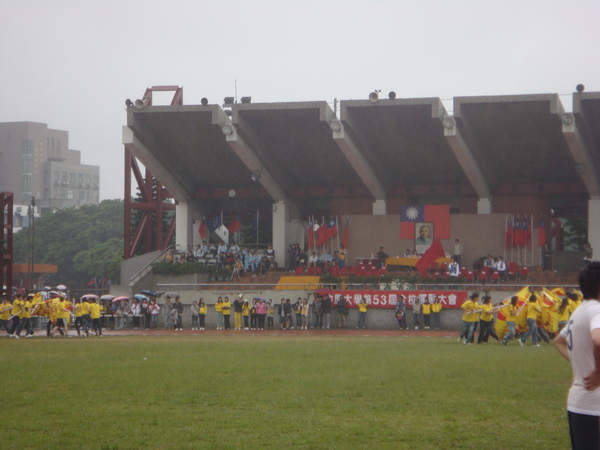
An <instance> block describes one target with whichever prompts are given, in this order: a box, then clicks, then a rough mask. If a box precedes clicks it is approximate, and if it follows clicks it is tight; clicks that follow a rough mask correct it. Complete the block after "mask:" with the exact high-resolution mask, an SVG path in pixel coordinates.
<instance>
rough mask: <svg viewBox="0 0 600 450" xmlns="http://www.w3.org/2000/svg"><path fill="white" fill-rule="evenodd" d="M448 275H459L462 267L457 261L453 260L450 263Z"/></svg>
mask: <svg viewBox="0 0 600 450" xmlns="http://www.w3.org/2000/svg"><path fill="white" fill-rule="evenodd" d="M448 275H449V276H451V277H457V276H459V275H460V267H459V266H458V263H457V262H456V261H452V262H451V263H450V264H449V265H448Z"/></svg>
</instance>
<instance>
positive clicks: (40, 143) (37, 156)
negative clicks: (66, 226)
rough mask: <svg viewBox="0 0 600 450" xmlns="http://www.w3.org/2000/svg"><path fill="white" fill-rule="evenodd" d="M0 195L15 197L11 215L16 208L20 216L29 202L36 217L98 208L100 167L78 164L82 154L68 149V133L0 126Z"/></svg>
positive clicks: (27, 125) (11, 124)
mask: <svg viewBox="0 0 600 450" xmlns="http://www.w3.org/2000/svg"><path fill="white" fill-rule="evenodd" d="M0 191H9V192H12V193H13V194H14V204H15V211H18V210H19V209H18V207H19V206H21V211H23V213H24V216H27V207H28V206H31V202H32V197H34V198H35V204H36V209H37V211H39V213H40V214H41V215H43V214H45V213H47V212H49V211H53V210H54V209H61V208H70V207H77V206H80V205H83V204H86V203H99V200H100V167H99V166H91V165H86V164H81V152H80V151H79V150H70V149H69V133H68V132H67V131H61V130H52V129H49V128H48V125H46V124H44V123H36V122H5V123H0ZM37 211H36V213H37ZM17 215H18V214H17ZM36 215H37V214H36ZM15 219H16V222H17V223H16V224H15V226H17V227H18V222H19V221H20V219H19V217H15ZM23 220H24V221H26V220H27V219H26V217H25V218H23ZM23 226H26V225H25V223H23Z"/></svg>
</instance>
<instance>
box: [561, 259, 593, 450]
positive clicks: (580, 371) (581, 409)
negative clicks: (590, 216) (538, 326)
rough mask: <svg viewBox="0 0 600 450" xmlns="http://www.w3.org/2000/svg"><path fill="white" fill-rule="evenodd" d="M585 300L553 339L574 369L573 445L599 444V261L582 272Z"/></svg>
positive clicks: (569, 407) (571, 404) (589, 446)
mask: <svg viewBox="0 0 600 450" xmlns="http://www.w3.org/2000/svg"><path fill="white" fill-rule="evenodd" d="M579 287H580V288H581V292H582V294H583V298H584V300H583V302H582V304H581V306H579V307H578V308H577V309H576V310H575V312H574V313H573V315H571V317H570V319H569V322H568V323H567V326H565V327H564V328H563V329H562V331H561V332H560V334H559V335H558V337H557V338H556V339H555V340H554V346H555V347H556V349H557V350H558V352H559V353H560V354H561V355H562V356H564V357H565V358H566V359H567V360H568V361H569V362H570V363H571V367H572V369H573V384H572V385H571V389H570V390H569V396H568V399H567V411H568V417H569V431H570V434H571V445H572V448H573V449H592V448H593V449H598V448H600V301H598V299H599V297H600V262H593V263H591V264H590V265H589V266H588V267H587V268H586V269H584V270H583V271H582V272H581V274H580V275H579Z"/></svg>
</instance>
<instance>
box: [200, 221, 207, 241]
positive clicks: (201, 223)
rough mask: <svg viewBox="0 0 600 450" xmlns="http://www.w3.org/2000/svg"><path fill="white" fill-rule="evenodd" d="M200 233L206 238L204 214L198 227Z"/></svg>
mask: <svg viewBox="0 0 600 450" xmlns="http://www.w3.org/2000/svg"><path fill="white" fill-rule="evenodd" d="M198 233H199V234H200V237H201V238H202V239H205V238H206V216H202V219H201V220H200V226H199V227H198Z"/></svg>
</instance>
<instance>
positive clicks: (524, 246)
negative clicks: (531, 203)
mask: <svg viewBox="0 0 600 450" xmlns="http://www.w3.org/2000/svg"><path fill="white" fill-rule="evenodd" d="M523 223H524V224H525V226H527V216H525V220H523ZM523 231H525V230H523ZM524 234H525V242H524V243H523V253H524V254H525V256H524V258H523V261H524V262H525V265H527V232H525V233H524Z"/></svg>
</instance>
